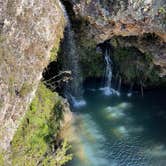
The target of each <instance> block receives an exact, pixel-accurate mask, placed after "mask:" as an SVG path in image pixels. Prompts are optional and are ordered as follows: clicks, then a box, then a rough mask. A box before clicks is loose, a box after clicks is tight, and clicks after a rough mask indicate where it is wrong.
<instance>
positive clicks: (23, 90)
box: [19, 82, 32, 97]
mask: <svg viewBox="0 0 166 166" xmlns="http://www.w3.org/2000/svg"><path fill="white" fill-rule="evenodd" d="M31 90H32V86H31V85H30V84H28V83H26V82H25V83H24V84H23V86H22V88H21V90H20V92H19V95H20V96H21V97H24V96H26V95H27V94H28V93H29V92H30V91H31Z"/></svg>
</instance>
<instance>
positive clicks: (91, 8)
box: [70, 0, 166, 77]
mask: <svg viewBox="0 0 166 166" xmlns="http://www.w3.org/2000/svg"><path fill="white" fill-rule="evenodd" d="M70 2H71V4H72V6H73V11H74V13H75V15H76V17H78V18H82V19H84V20H86V21H87V22H88V23H89V25H90V27H91V29H90V30H89V34H90V35H91V36H90V37H91V38H93V39H95V40H96V41H97V43H101V42H103V41H105V40H108V39H111V38H112V37H113V36H138V38H139V37H141V36H143V35H144V34H155V35H156V36H158V37H159V38H160V41H159V42H156V43H153V45H154V47H153V49H152V48H151V47H150V46H151V45H152V44H150V43H149V44H148V46H147V47H145V46H143V47H142V46H141V43H139V48H138V49H140V50H141V49H143V50H141V51H143V52H150V53H151V52H153V50H154V53H153V55H154V63H155V64H156V65H158V66H160V67H161V68H162V72H161V77H164V76H165V75H166V47H165V43H166V2H165V0H153V1H152V0H143V1H142V0H138V1H134V0H116V1H114V0H102V1H101V0H70ZM137 43H138V42H137V41H136V42H135V44H134V45H136V44H137ZM155 48H157V50H158V49H159V48H162V50H161V51H158V52H156V49H155Z"/></svg>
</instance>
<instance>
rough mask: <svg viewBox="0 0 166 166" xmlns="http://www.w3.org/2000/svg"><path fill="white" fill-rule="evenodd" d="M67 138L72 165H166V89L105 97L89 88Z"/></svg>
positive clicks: (70, 165)
mask: <svg viewBox="0 0 166 166" xmlns="http://www.w3.org/2000/svg"><path fill="white" fill-rule="evenodd" d="M84 99H85V101H86V106H84V107H80V108H75V109H74V114H75V121H74V122H73V126H72V130H69V132H70V134H69V135H68V136H67V139H68V140H69V141H71V143H72V145H73V153H74V158H73V161H72V162H71V163H70V164H69V166H166V100H165V99H166V91H165V90H155V91H149V92H146V93H145V95H144V97H141V96H140V94H139V93H137V92H135V93H133V94H132V96H131V97H128V96H127V95H126V93H125V92H124V93H123V92H122V93H121V95H120V96H116V95H112V96H105V95H104V94H103V92H102V91H101V90H99V89H96V90H95V89H88V88H87V89H86V91H85V94H84Z"/></svg>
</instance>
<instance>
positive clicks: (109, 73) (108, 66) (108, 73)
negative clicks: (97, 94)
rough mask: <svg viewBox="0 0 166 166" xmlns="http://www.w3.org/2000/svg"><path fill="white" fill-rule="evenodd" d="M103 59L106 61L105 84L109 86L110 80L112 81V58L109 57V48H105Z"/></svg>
mask: <svg viewBox="0 0 166 166" xmlns="http://www.w3.org/2000/svg"><path fill="white" fill-rule="evenodd" d="M104 59H105V63H106V70H105V86H106V87H109V88H111V81H112V60H111V58H110V49H109V48H108V49H107V48H106V50H105V53H104Z"/></svg>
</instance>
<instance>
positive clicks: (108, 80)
mask: <svg viewBox="0 0 166 166" xmlns="http://www.w3.org/2000/svg"><path fill="white" fill-rule="evenodd" d="M103 53H104V61H105V65H106V67H105V77H104V88H100V89H101V90H102V91H104V94H105V95H107V96H109V95H112V94H115V95H117V96H119V95H120V93H119V92H118V91H116V90H115V89H113V88H112V65H113V63H112V60H111V48H110V47H108V46H107V45H106V47H105V49H104V51H103Z"/></svg>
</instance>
